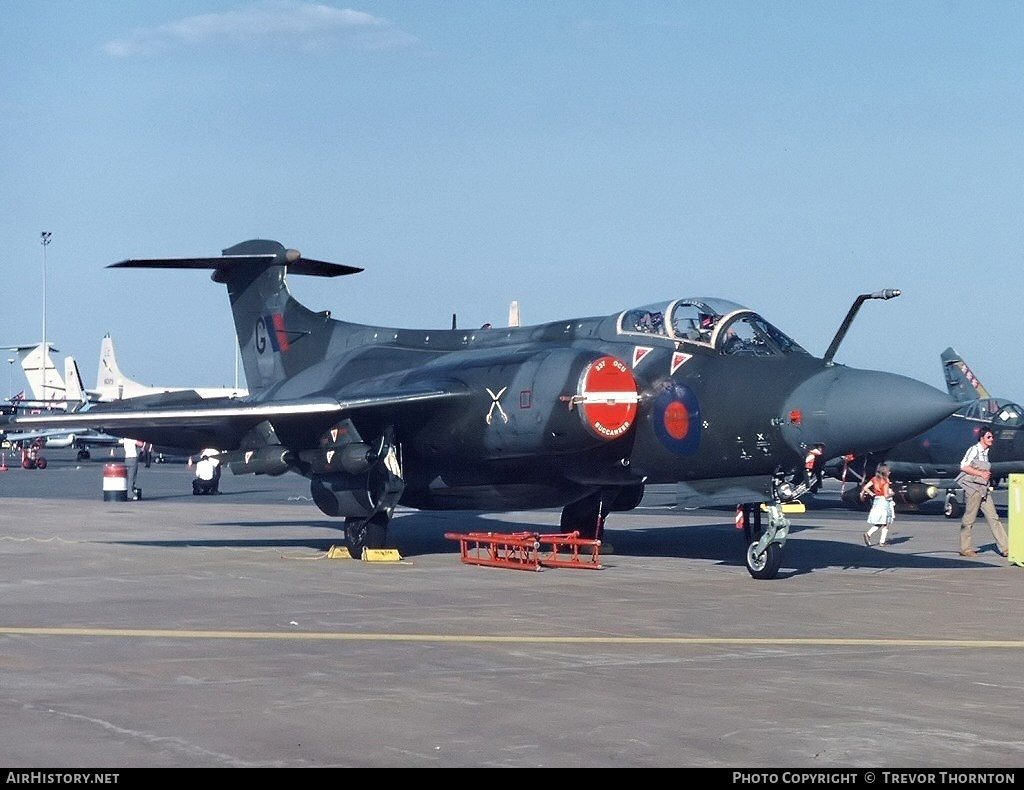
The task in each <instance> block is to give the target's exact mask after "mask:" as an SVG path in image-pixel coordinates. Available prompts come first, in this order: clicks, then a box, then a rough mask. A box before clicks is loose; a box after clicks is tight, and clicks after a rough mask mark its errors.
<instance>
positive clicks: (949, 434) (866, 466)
mask: <svg viewBox="0 0 1024 790" xmlns="http://www.w3.org/2000/svg"><path fill="white" fill-rule="evenodd" d="M941 360H942V370H943V376H944V378H945V380H946V389H947V390H948V391H949V394H950V395H951V396H952V397H954V398H956V399H957V400H958V401H960V403H961V405H960V406H959V407H958V408H957V410H956V411H955V412H954V413H953V414H951V415H950V416H949V417H946V418H945V419H944V420H942V421H941V422H939V423H937V424H936V425H934V426H933V427H931V428H929V429H928V430H926V431H924V432H923V433H921V434H919V435H918V436H915V437H913V438H912V439H908V440H906V441H903V442H900V443H899V444H897V445H895V446H894V447H892V448H890V449H888V450H885V451H883V452H881V453H866V454H853V455H851V456H848V457H845V458H834V459H831V460H830V461H828V462H827V463H826V464H825V465H824V473H825V474H827V475H829V476H830V477H834V478H836V479H838V480H840V481H842V482H843V488H842V490H841V493H840V495H841V496H842V498H843V501H844V502H846V503H847V504H850V505H854V506H857V507H863V508H865V509H866V508H867V507H868V506H869V504H870V503H866V502H862V501H861V500H860V497H859V493H860V488H861V486H862V485H863V481H864V480H866V479H868V478H870V477H871V476H872V475H873V474H874V473H875V468H876V467H877V466H878V464H879V463H881V462H882V461H883V460H884V461H885V462H886V463H887V464H888V465H889V467H890V468H891V469H892V473H891V475H890V479H891V480H892V482H893V489H894V493H895V501H896V506H897V508H898V509H899V510H901V511H903V512H914V511H915V510H917V509H918V508H919V507H920V505H922V504H924V503H925V502H929V501H931V500H933V499H935V497H937V496H939V495H940V494H943V493H944V496H945V500H944V503H943V512H944V513H945V515H946V517H947V518H959V517H960V516H961V515H963V510H964V497H963V490H962V489H960V488H959V487H958V486H957V485H956V483H955V482H954V478H955V477H956V475H957V473H958V472H959V471H960V461H961V459H963V457H964V453H965V452H966V451H967V448H968V447H970V446H971V445H972V444H974V443H975V442H977V441H978V434H979V432H980V431H981V429H982V428H991V429H992V431H993V433H994V435H995V437H996V440H995V442H994V443H993V445H992V447H990V448H989V452H988V457H989V460H990V461H991V463H992V485H994V486H995V485H999V483H1000V481H1002V480H1004V479H1005V478H1006V477H1007V476H1008V475H1010V474H1013V473H1015V472H1024V408H1022V407H1021V406H1019V405H1018V404H1016V403H1014V402H1013V401H1010V400H1007V399H1006V398H993V397H991V396H990V395H989V392H988V390H987V389H985V387H984V386H983V385H982V384H981V382H980V381H979V380H978V377H977V376H975V375H974V372H973V371H972V370H971V369H970V368H969V367H968V366H967V363H966V362H964V361H963V359H962V358H961V357H960V355H959V354H957V352H956V351H955V350H953V348H951V347H950V348H947V349H946V350H945V351H943V352H942V354H941Z"/></svg>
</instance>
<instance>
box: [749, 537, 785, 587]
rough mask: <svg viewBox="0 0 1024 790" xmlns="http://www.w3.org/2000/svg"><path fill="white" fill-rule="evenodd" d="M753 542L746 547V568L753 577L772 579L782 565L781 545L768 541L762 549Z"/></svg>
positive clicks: (757, 543)
mask: <svg viewBox="0 0 1024 790" xmlns="http://www.w3.org/2000/svg"><path fill="white" fill-rule="evenodd" d="M759 545H760V543H759V542H756V541H755V542H754V543H751V544H750V545H749V546H748V547H747V570H748V571H750V575H751V576H753V577H754V578H755V579H774V578H775V577H776V576H778V574H779V567H780V566H781V565H782V546H781V545H780V544H778V543H774V542H773V543H769V544H767V545H766V546H765V547H764V548H763V549H760V548H759Z"/></svg>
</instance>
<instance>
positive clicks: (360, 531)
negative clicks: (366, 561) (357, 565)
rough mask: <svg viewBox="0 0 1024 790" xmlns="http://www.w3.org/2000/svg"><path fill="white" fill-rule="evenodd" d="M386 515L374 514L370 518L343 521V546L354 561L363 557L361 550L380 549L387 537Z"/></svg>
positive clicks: (350, 518)
mask: <svg viewBox="0 0 1024 790" xmlns="http://www.w3.org/2000/svg"><path fill="white" fill-rule="evenodd" d="M389 520H390V519H389V518H388V515H387V514H386V513H375V514H374V515H372V516H370V518H352V517H349V518H346V519H345V546H346V547H347V548H348V553H349V554H351V555H352V556H353V557H355V558H356V559H359V558H360V557H362V556H363V549H382V548H384V543H385V542H386V541H387V537H388V521H389Z"/></svg>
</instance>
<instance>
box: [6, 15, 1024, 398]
mask: <svg viewBox="0 0 1024 790" xmlns="http://www.w3.org/2000/svg"><path fill="white" fill-rule="evenodd" d="M0 27H2V29H3V30H4V32H5V36H4V42H5V43H4V47H3V48H0V140H2V145H0V189H2V196H3V197H2V200H3V203H2V211H0V250H2V252H0V255H2V256H3V261H2V265H3V271H4V289H3V290H4V293H5V297H6V298H5V299H4V306H5V309H4V311H3V317H2V319H0V341H3V342H4V343H30V342H38V341H39V340H40V339H41V334H42V331H43V320H42V312H43V311H42V307H43V279H44V278H43V269H44V262H43V253H44V250H43V247H42V245H41V243H40V233H41V232H42V231H44V230H46V231H49V232H51V233H52V234H53V236H52V240H51V243H50V245H49V246H48V247H47V248H46V251H45V253H46V261H45V270H46V337H47V339H48V340H50V341H51V342H53V343H54V344H55V345H56V346H57V347H58V348H59V349H60V353H59V354H56V355H55V356H56V358H57V364H58V367H59V368H62V363H61V360H62V359H63V357H64V356H65V355H67V354H71V355H74V356H75V357H76V358H77V359H78V361H79V366H80V368H81V371H82V374H83V378H84V379H85V383H86V385H87V386H91V385H92V384H94V383H95V378H96V367H97V364H98V354H99V346H100V340H101V338H102V336H103V334H104V333H107V332H109V333H110V334H111V335H112V336H113V338H114V340H115V343H116V346H117V352H118V359H119V361H120V363H121V365H122V368H123V369H124V371H125V372H126V373H127V374H128V375H130V376H132V377H133V378H136V379H138V380H139V381H141V382H143V383H146V384H164V385H167V384H183V385H184V384H188V385H197V386H198V385H204V386H217V385H230V384H232V383H233V380H234V376H235V367H234V358H235V354H234V348H235V343H234V337H233V328H232V324H231V320H230V316H229V309H228V301H227V295H226V291H225V289H224V288H223V286H220V285H216V284H214V283H213V282H211V281H210V280H209V277H208V275H207V274H205V273H202V272H174V271H154V272H149V271H142V270H116V269H107V268H105V267H106V266H107V265H109V264H111V263H114V262H116V261H119V260H123V259H125V258H129V257H157V256H176V255H215V254H218V253H219V252H220V250H221V249H223V248H225V247H228V246H230V245H232V244H234V243H236V242H239V241H242V240H245V239H249V238H256V237H261V238H270V239H276V240H278V241H281V242H282V243H283V244H285V245H286V246H289V247H295V248H297V249H299V250H301V251H302V252H303V253H304V254H306V255H308V256H310V257H313V258H319V259H322V260H330V261H335V262H338V263H346V264H351V265H355V266H361V267H364V268H365V271H364V272H362V273H360V274H357V275H354V276H351V277H344V278H338V279H335V280H322V279H319V278H304V277H292V278H290V279H289V286H290V288H291V290H292V292H293V293H294V294H295V295H296V296H297V297H298V298H299V299H300V300H301V301H303V302H304V303H305V304H307V306H309V307H311V308H313V309H330V310H331V311H332V313H333V314H334V315H335V316H336V317H339V318H345V319H348V320H353V321H364V322H371V323H380V324H386V325H395V326H430V327H448V326H450V324H451V316H452V313H456V314H457V315H458V321H459V325H460V326H465V327H472V326H479V325H480V324H482V323H484V322H485V321H491V322H494V323H495V325H501V324H503V323H504V322H505V321H506V319H507V315H508V305H509V302H510V301H511V300H512V299H517V300H519V302H520V306H521V312H522V319H523V323H540V322H545V321H553V320H559V319H563V318H569V317H572V316H589V315H603V314H609V313H613V312H616V311H618V310H620V309H623V308H626V307H630V306H635V305H640V304H645V303H648V302H654V301H657V300H661V299H665V300H668V299H669V298H674V297H680V296H710V295H713V296H721V297H724V298H728V299H732V300H734V301H737V302H740V303H743V304H746V305H747V306H749V307H752V308H755V309H757V310H759V311H760V312H761V313H762V314H764V315H765V316H766V317H767V318H768V319H769V320H771V321H772V322H774V323H775V324H777V325H778V326H779V327H780V328H782V329H783V330H785V331H786V332H788V333H789V334H791V335H792V336H793V337H794V338H796V339H797V340H798V342H800V343H801V344H802V345H804V346H805V347H806V348H807V349H808V350H810V351H812V352H814V353H815V354H819V355H820V354H822V353H823V352H824V351H825V349H826V348H827V347H828V345H829V343H830V341H831V339H832V337H833V335H834V333H835V331H836V329H837V327H838V326H839V323H840V322H841V320H842V318H843V317H844V315H845V314H846V311H847V309H848V308H849V305H850V303H851V302H852V301H853V299H854V298H855V297H856V296H857V295H858V294H861V293H865V292H870V291H875V290H879V289H882V288H899V289H902V291H903V296H902V297H900V298H899V299H896V300H892V301H889V302H868V303H866V304H865V305H864V307H863V309H862V310H861V312H860V315H859V317H858V319H857V321H856V322H855V323H854V326H853V328H852V329H851V331H850V333H849V334H848V335H847V337H846V339H845V341H844V342H843V345H842V346H841V347H840V350H839V353H838V355H837V361H839V362H841V363H843V364H847V365H850V366H854V367H867V368H877V369H882V370H889V371H894V372H897V373H902V374H904V375H908V376H911V377H913V378H916V379H919V380H921V381H925V382H927V383H930V384H933V385H934V386H937V387H940V388H943V387H944V385H943V381H942V376H941V366H940V362H939V354H940V352H941V351H942V350H943V349H944V348H946V347H947V346H953V347H954V348H956V349H957V350H958V351H959V352H960V353H961V354H962V355H963V356H964V357H965V359H966V360H967V361H968V363H969V364H970V365H971V366H972V367H973V369H974V371H975V373H976V374H977V375H978V376H979V378H980V379H981V381H982V382H983V383H984V384H985V385H986V386H987V387H988V388H989V390H991V391H992V392H993V393H994V394H996V395H1000V396H1003V397H1010V398H1014V399H1016V400H1019V401H1021V400H1024V386H1022V384H1021V382H1020V379H1019V371H1021V370H1022V369H1024V347H1022V343H1021V331H1020V328H1019V327H1020V319H1019V308H1020V303H1021V289H1020V286H1019V283H1020V277H1021V271H1022V267H1021V258H1022V250H1024V212H1022V203H1024V194H1022V193H1024V166H1022V165H1024V146H1022V130H1024V117H1022V115H1024V49H1022V47H1021V37H1020V31H1021V30H1022V29H1024V4H1020V3H1010V2H939V1H938V0H937V1H936V2H914V1H913V0H910V1H908V2H900V3H892V2H870V1H868V2H827V1H823V2H810V1H808V2H764V1H763V0H758V1H757V2H730V1H729V0H719V1H716V2H680V1H679V0H675V1H673V2H645V1H644V0H634V1H633V2H573V1H572V0H568V1H567V2H558V3H552V2H533V1H532V0H524V1H523V2H486V1H481V0H476V1H473V2H470V0H466V1H465V2H432V1H431V0H415V1H414V0H405V1H404V2H359V3H355V4H352V5H344V4H328V3H323V4H316V3H308V2H294V1H292V0H287V1H286V2H244V1H240V2H213V1H211V2H203V0H188V1H187V2H175V1H174V0H162V2H159V3H138V2H104V3H75V2H71V1H70V0H59V1H57V2H55V1H54V0H0ZM14 369H15V370H14V380H13V386H14V390H15V391H17V390H18V389H20V388H21V387H23V386H24V376H23V374H22V373H21V371H20V369H18V366H17V365H15V366H14ZM5 384H7V382H5ZM6 394H7V393H4V395H5V396H6Z"/></svg>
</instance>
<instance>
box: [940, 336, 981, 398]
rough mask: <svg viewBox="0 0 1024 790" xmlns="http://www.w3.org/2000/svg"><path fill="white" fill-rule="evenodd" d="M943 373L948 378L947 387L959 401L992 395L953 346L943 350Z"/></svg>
mask: <svg viewBox="0 0 1024 790" xmlns="http://www.w3.org/2000/svg"><path fill="white" fill-rule="evenodd" d="M942 373H943V375H944V376H945V378H946V389H947V390H948V391H949V394H950V395H952V396H953V397H954V398H956V399H957V400H958V401H962V402H966V401H972V400H977V399H978V398H990V397H992V396H991V395H989V393H988V390H987V389H985V387H984V386H982V383H981V382H980V381H978V377H977V376H975V375H974V372H973V371H972V370H971V369H970V368H969V367H968V366H967V363H966V362H964V361H963V359H961V357H960V355H959V354H957V353H956V351H954V350H953V349H952V348H947V349H946V350H945V351H943V352H942Z"/></svg>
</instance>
